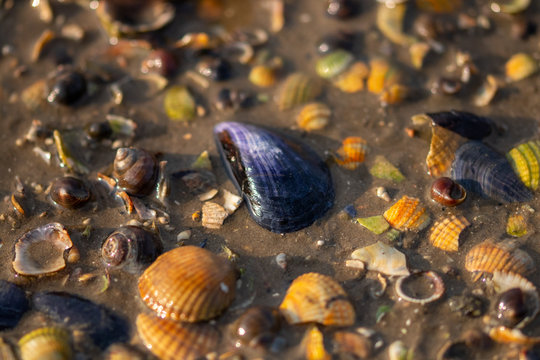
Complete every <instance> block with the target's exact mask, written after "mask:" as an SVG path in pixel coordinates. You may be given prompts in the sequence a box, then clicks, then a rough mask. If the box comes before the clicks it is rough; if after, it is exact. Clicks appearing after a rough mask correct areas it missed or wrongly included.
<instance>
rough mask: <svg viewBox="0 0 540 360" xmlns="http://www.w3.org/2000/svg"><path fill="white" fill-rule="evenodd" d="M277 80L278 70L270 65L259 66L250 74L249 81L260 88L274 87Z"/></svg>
mask: <svg viewBox="0 0 540 360" xmlns="http://www.w3.org/2000/svg"><path fill="white" fill-rule="evenodd" d="M276 78H277V76H276V69H275V68H274V67H272V66H268V65H257V66H255V67H253V68H252V69H251V71H250V72H249V81H251V83H253V84H255V85H257V86H260V87H270V86H273V85H274V84H275V83H276Z"/></svg>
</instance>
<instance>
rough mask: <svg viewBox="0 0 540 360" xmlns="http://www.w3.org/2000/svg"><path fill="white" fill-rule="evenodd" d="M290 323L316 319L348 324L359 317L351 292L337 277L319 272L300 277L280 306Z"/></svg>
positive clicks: (339, 324) (320, 322)
mask: <svg viewBox="0 0 540 360" xmlns="http://www.w3.org/2000/svg"><path fill="white" fill-rule="evenodd" d="M279 309H280V310H281V312H282V314H283V316H284V317H285V319H286V320H287V322H289V323H290V324H302V323H309V322H315V323H319V324H322V325H335V326H348V325H352V324H353V323H354V320H355V313H354V308H353V306H352V305H351V303H350V302H349V300H348V299H347V294H346V293H345V291H344V290H343V288H342V287H341V285H339V284H338V283H337V282H336V281H335V280H334V279H332V278H331V277H329V276H326V275H322V274H318V273H307V274H304V275H301V276H299V277H297V278H296V279H295V280H294V281H293V282H292V284H291V286H290V287H289V290H287V294H286V295H285V298H284V299H283V301H282V302H281V305H280V306H279Z"/></svg>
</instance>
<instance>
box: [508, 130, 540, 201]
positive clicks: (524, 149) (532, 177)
mask: <svg viewBox="0 0 540 360" xmlns="http://www.w3.org/2000/svg"><path fill="white" fill-rule="evenodd" d="M506 158H507V159H508V161H509V162H510V165H512V168H513V169H514V171H515V173H516V174H517V176H519V178H520V179H521V181H523V184H525V186H526V187H528V188H529V189H531V190H536V189H537V188H538V185H539V183H540V141H539V140H531V141H529V142H526V143H523V144H519V145H518V146H516V147H514V148H512V149H511V150H510V151H509V152H508V153H507V154H506Z"/></svg>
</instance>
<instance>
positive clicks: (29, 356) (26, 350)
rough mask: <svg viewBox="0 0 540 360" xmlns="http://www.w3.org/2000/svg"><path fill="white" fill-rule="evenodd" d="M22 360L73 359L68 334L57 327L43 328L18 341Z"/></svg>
mask: <svg viewBox="0 0 540 360" xmlns="http://www.w3.org/2000/svg"><path fill="white" fill-rule="evenodd" d="M19 349H20V351H21V359H22V360H66V359H72V358H73V351H72V350H71V345H70V339H69V333H68V332H67V331H66V330H64V329H61V328H57V327H45V328H41V329H37V330H34V331H32V332H30V333H28V334H26V335H24V336H23V337H22V338H21V339H20V340H19Z"/></svg>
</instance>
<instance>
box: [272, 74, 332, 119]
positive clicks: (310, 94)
mask: <svg viewBox="0 0 540 360" xmlns="http://www.w3.org/2000/svg"><path fill="white" fill-rule="evenodd" d="M321 91H322V87H321V84H320V82H319V81H318V80H316V79H313V78H311V77H309V76H307V75H304V74H301V73H295V74H291V75H289V76H288V77H287V78H286V79H285V81H284V82H283V84H282V85H281V88H280V89H279V92H278V94H277V97H276V102H277V106H278V109H279V110H287V109H290V108H292V107H294V106H296V105H299V104H304V103H306V102H309V101H312V100H313V99H315V98H316V97H317V96H319V94H320V93H321Z"/></svg>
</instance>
